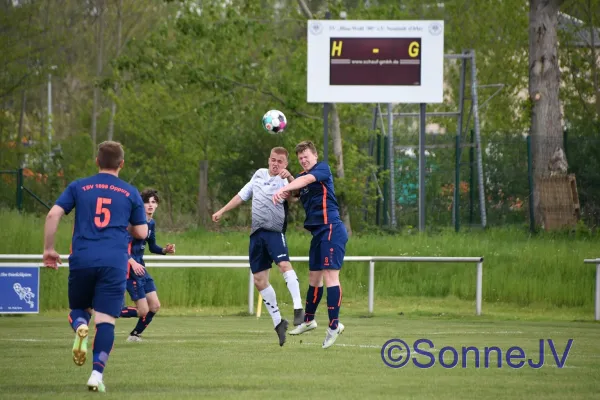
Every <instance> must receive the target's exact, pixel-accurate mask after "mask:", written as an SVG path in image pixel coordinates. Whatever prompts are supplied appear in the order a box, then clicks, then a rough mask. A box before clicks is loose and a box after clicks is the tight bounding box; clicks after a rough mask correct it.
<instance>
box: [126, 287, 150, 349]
mask: <svg viewBox="0 0 600 400" xmlns="http://www.w3.org/2000/svg"><path fill="white" fill-rule="evenodd" d="M127 292H129V296H130V297H131V300H133V301H134V302H135V308H136V310H137V317H138V322H137V323H136V326H135V327H134V328H133V330H132V331H131V332H130V333H129V337H128V338H127V341H128V342H141V341H142V338H141V336H140V334H141V332H137V330H138V327H140V326H144V324H143V322H142V320H143V319H144V318H145V317H146V315H148V312H149V311H150V307H149V306H148V300H147V298H146V295H147V293H146V282H145V278H144V277H134V278H130V279H128V280H127ZM144 328H145V326H144ZM141 330H142V331H143V330H144V329H141Z"/></svg>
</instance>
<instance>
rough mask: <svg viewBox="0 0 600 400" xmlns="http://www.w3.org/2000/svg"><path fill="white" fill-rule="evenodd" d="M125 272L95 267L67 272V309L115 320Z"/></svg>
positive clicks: (121, 301) (121, 296)
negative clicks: (91, 311) (98, 314)
mask: <svg viewBox="0 0 600 400" xmlns="http://www.w3.org/2000/svg"><path fill="white" fill-rule="evenodd" d="M126 282H127V270H125V269H121V268H112V267H95V268H81V269H75V270H69V285H68V292H69V308H70V309H71V310H85V309H87V308H93V309H94V310H95V311H97V312H101V313H103V314H108V315H111V316H113V317H115V318H117V317H119V316H120V315H121V306H122V305H123V294H124V293H125V285H126Z"/></svg>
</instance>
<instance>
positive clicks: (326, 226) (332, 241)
mask: <svg viewBox="0 0 600 400" xmlns="http://www.w3.org/2000/svg"><path fill="white" fill-rule="evenodd" d="M296 155H297V156H298V161H299V162H300V165H301V166H302V169H304V172H302V173H300V174H298V175H297V176H296V179H294V181H293V182H291V183H289V184H287V185H286V186H284V187H283V188H281V189H279V191H277V193H275V194H274V195H273V202H278V201H279V200H280V199H282V198H285V197H287V196H289V195H290V193H292V192H293V191H297V190H299V195H300V201H301V202H302V205H303V206H304V210H305V211H306V219H305V220H304V228H305V229H307V230H308V231H310V233H311V234H312V240H311V243H310V251H309V262H308V267H309V286H308V293H307V296H306V308H305V318H304V322H303V323H302V324H300V325H299V326H298V327H296V329H294V330H292V331H290V335H299V334H302V333H304V332H307V331H310V330H312V329H315V328H316V327H317V321H316V320H315V313H316V311H317V307H318V305H319V302H320V301H321V297H322V296H323V278H325V284H326V285H327V310H328V313H329V327H328V329H327V332H326V334H325V340H324V341H323V348H324V349H326V348H328V347H331V346H332V345H333V344H334V343H335V341H336V340H337V338H338V336H339V335H340V334H341V333H342V332H343V331H344V325H343V324H342V323H341V322H339V313H340V306H341V304H342V289H341V285H340V270H341V268H342V264H343V262H344V255H345V253H346V243H347V242H348V232H347V231H346V227H345V226H344V223H343V222H342V220H341V218H340V212H339V206H338V203H337V199H336V197H335V190H334V186H333V176H332V174H331V169H330V168H329V165H327V163H325V162H322V161H321V162H319V161H318V155H317V149H316V148H315V145H314V144H313V143H312V142H310V141H304V142H301V143H299V144H298V145H297V146H296Z"/></svg>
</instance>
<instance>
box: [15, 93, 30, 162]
mask: <svg viewBox="0 0 600 400" xmlns="http://www.w3.org/2000/svg"><path fill="white" fill-rule="evenodd" d="M26 110H27V91H26V90H25V89H23V92H22V94H21V113H20V115H19V131H18V134H17V143H15V147H16V149H17V164H18V166H17V168H22V167H23V125H24V121H23V120H24V119H25V111H26Z"/></svg>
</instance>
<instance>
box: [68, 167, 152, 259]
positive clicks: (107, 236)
mask: <svg viewBox="0 0 600 400" xmlns="http://www.w3.org/2000/svg"><path fill="white" fill-rule="evenodd" d="M56 205H57V206H60V207H61V208H62V209H63V210H65V213H66V214H69V213H70V212H71V211H72V210H73V208H75V209H76V211H75V225H74V226H73V239H72V241H71V254H70V256H69V268H70V269H82V268H93V267H113V268H120V269H124V270H127V264H128V259H129V255H128V248H129V240H128V238H129V233H128V232H127V226H128V225H129V224H131V225H143V224H145V223H146V213H145V212H144V202H143V201H142V197H141V196H140V193H139V192H138V190H137V189H136V188H134V187H133V186H131V185H129V184H128V183H127V182H125V181H123V180H121V179H119V178H117V177H116V176H114V175H111V174H105V173H99V174H96V175H94V176H90V177H87V178H83V179H78V180H76V181H74V182H72V183H71V184H70V185H69V186H67V188H66V189H65V191H64V192H63V193H62V194H61V195H60V197H59V198H58V200H57V201H56Z"/></svg>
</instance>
